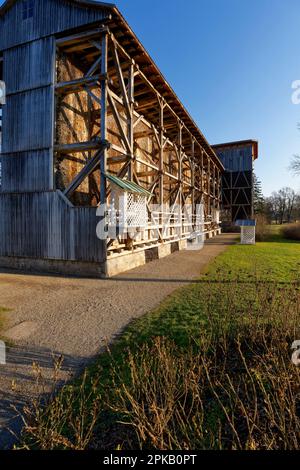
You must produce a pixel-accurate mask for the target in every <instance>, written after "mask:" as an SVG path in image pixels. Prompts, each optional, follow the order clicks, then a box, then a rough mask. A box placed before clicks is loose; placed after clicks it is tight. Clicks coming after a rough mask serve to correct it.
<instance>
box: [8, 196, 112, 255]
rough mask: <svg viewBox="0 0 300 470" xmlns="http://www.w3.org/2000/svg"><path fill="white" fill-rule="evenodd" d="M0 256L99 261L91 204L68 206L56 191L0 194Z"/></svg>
mask: <svg viewBox="0 0 300 470" xmlns="http://www.w3.org/2000/svg"><path fill="white" fill-rule="evenodd" d="M0 216H1V224H0V240H1V243H0V256H17V257H30V258H38V259H52V260H66V261H67V260H69V261H87V262H103V261H104V246H103V242H102V241H101V240H98V239H97V236H96V226H97V223H98V221H99V219H98V218H97V217H96V209H95V208H77V207H71V206H69V205H68V204H67V203H66V202H65V201H64V199H63V198H62V196H61V195H60V194H59V192H43V193H27V194H26V193H25V194H12V193H11V194H0Z"/></svg>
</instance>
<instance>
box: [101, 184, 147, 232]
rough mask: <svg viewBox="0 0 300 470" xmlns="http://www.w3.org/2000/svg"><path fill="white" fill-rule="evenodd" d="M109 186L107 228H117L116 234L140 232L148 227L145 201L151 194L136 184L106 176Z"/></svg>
mask: <svg viewBox="0 0 300 470" xmlns="http://www.w3.org/2000/svg"><path fill="white" fill-rule="evenodd" d="M106 178H107V179H108V180H109V181H110V185H111V203H110V210H109V226H111V227H118V234H119V235H121V234H125V233H130V232H131V231H136V230H138V231H140V230H143V229H145V228H146V227H147V225H148V209H147V201H148V199H149V197H151V194H150V193H149V192H148V191H146V190H145V189H144V188H142V187H140V186H139V185H137V184H136V183H133V182H131V181H127V180H123V179H121V178H118V177H117V176H114V175H106Z"/></svg>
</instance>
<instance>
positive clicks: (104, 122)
mask: <svg viewBox="0 0 300 470" xmlns="http://www.w3.org/2000/svg"><path fill="white" fill-rule="evenodd" d="M101 75H102V76H103V78H102V80H101V140H102V141H106V140H107V78H104V77H107V34H106V33H104V34H103V35H102V38H101ZM106 171H107V150H106V149H105V150H104V151H103V153H102V158H101V160H100V172H101V177H100V179H101V181H100V204H105V203H106V177H105V175H106Z"/></svg>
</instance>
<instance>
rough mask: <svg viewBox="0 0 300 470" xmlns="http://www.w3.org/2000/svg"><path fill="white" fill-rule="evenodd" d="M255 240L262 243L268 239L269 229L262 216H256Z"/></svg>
mask: <svg viewBox="0 0 300 470" xmlns="http://www.w3.org/2000/svg"><path fill="white" fill-rule="evenodd" d="M255 218H256V240H257V241H258V242H263V241H266V240H268V238H269V237H270V227H269V225H268V222H267V219H266V217H265V216H264V215H262V214H258V215H257V216H256V217H255Z"/></svg>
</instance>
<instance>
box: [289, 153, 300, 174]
mask: <svg viewBox="0 0 300 470" xmlns="http://www.w3.org/2000/svg"><path fill="white" fill-rule="evenodd" d="M289 170H290V171H291V172H292V173H293V174H294V175H295V176H300V155H294V156H293V158H292V160H291V163H290V166H289Z"/></svg>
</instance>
